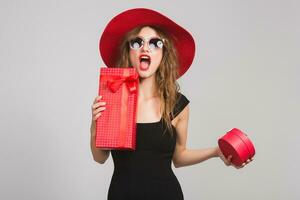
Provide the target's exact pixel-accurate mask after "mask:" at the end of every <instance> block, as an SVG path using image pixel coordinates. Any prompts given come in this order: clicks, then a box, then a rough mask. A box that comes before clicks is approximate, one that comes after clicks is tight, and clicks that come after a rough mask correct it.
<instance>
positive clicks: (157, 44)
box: [129, 36, 164, 50]
mask: <svg viewBox="0 0 300 200" xmlns="http://www.w3.org/2000/svg"><path fill="white" fill-rule="evenodd" d="M145 42H148V47H149V49H150V50H156V49H161V48H163V46H164V39H161V38H158V37H152V38H149V39H147V40H146V39H145V38H143V37H140V36H138V37H135V38H133V39H131V40H129V46H130V48H131V49H133V50H139V49H141V48H142V47H143V46H144V44H145Z"/></svg>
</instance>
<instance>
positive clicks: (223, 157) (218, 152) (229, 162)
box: [217, 147, 253, 169]
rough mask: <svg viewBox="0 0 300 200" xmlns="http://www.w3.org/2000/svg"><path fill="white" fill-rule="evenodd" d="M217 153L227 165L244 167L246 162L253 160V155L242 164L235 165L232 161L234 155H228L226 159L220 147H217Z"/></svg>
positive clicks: (237, 167)
mask: <svg viewBox="0 0 300 200" xmlns="http://www.w3.org/2000/svg"><path fill="white" fill-rule="evenodd" d="M217 155H218V157H220V158H221V159H222V160H223V162H224V163H225V165H227V166H233V167H235V168H236V169H240V168H243V167H244V166H245V165H246V164H248V163H249V162H251V161H252V160H253V157H252V158H250V159H248V160H247V161H246V162H244V163H243V164H242V165H241V166H235V165H234V164H233V163H232V162H231V159H232V155H229V156H228V157H227V159H226V158H225V156H224V155H223V153H222V151H221V150H220V148H219V147H217Z"/></svg>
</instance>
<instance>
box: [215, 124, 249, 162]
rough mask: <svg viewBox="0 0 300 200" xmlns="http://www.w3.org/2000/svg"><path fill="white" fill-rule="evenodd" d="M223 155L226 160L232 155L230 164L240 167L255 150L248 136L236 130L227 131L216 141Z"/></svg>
mask: <svg viewBox="0 0 300 200" xmlns="http://www.w3.org/2000/svg"><path fill="white" fill-rule="evenodd" d="M218 145H219V147H220V150H221V151H222V153H223V155H224V156H225V157H226V158H227V157H228V156H229V155H232V159H231V162H232V163H233V164H234V165H235V166H241V165H242V164H243V163H244V162H246V161H247V160H248V159H250V158H252V157H253V156H254V154H255V148H254V145H253V144H252V142H251V140H250V139H249V138H248V136H247V135H246V134H245V133H243V132H242V131H241V130H239V129H237V128H233V129H232V130H230V131H228V132H227V133H226V134H225V135H224V136H223V137H221V138H220V139H219V140H218Z"/></svg>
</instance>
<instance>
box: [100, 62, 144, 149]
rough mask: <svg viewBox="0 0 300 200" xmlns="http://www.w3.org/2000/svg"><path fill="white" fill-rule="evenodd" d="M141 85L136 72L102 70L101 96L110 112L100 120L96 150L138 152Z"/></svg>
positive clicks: (134, 70) (133, 70)
mask: <svg viewBox="0 0 300 200" xmlns="http://www.w3.org/2000/svg"><path fill="white" fill-rule="evenodd" d="M138 85H139V76H138V73H137V72H136V69H135V68H107V67H103V68H100V78H99V92H98V94H99V95H101V96H102V99H101V100H100V101H104V102H106V105H105V107H106V109H105V110H104V111H103V112H102V114H101V116H100V117H99V118H98V119H97V120H96V141H95V143H96V144H95V145H96V147H98V148H102V149H123V150H135V148H136V112H137V96H138Z"/></svg>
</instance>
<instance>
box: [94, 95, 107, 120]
mask: <svg viewBox="0 0 300 200" xmlns="http://www.w3.org/2000/svg"><path fill="white" fill-rule="evenodd" d="M101 98H102V96H97V97H96V98H95V100H94V103H93V105H92V119H93V121H96V120H97V119H98V118H99V117H100V116H101V112H103V111H104V110H105V109H106V107H105V105H106V102H104V101H100V99H101Z"/></svg>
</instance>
